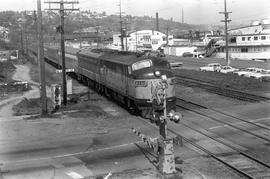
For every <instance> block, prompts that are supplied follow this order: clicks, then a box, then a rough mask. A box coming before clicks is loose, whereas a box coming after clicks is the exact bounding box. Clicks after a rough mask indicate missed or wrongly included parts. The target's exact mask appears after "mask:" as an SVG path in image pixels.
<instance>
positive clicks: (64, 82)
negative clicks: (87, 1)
mask: <svg viewBox="0 0 270 179" xmlns="http://www.w3.org/2000/svg"><path fill="white" fill-rule="evenodd" d="M45 3H48V4H49V7H50V8H49V9H48V10H51V11H59V12H60V27H59V28H58V29H59V32H60V34H61V41H60V44H61V58H62V75H63V76H62V93H63V104H64V105H66V104H67V80H66V60H65V30H64V29H65V28H64V24H65V23H64V20H65V11H79V9H75V8H74V4H79V1H64V0H60V1H46V2H45ZM51 4H59V5H60V8H55V9H52V8H51ZM66 4H69V5H71V6H72V7H71V8H67V9H65V7H64V5H66Z"/></svg>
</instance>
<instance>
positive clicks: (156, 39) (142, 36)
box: [113, 30, 173, 51]
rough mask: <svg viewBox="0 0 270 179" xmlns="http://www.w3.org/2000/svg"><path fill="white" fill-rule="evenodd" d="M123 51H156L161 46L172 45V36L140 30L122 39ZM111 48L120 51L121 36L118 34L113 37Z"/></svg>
mask: <svg viewBox="0 0 270 179" xmlns="http://www.w3.org/2000/svg"><path fill="white" fill-rule="evenodd" d="M123 42H124V49H126V50H128V51H137V50H138V51H139V50H147V49H149V50H158V49H159V48H160V47H162V46H163V45H166V44H168V45H172V43H173V36H172V35H169V36H168V42H167V36H166V34H164V33H162V32H159V31H155V30H140V31H135V32H132V33H129V34H128V35H127V37H124V38H123ZM113 46H114V47H118V49H121V36H120V34H115V35H113Z"/></svg>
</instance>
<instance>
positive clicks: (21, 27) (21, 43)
mask: <svg viewBox="0 0 270 179" xmlns="http://www.w3.org/2000/svg"><path fill="white" fill-rule="evenodd" d="M21 51H22V55H23V54H24V52H23V27H21Z"/></svg>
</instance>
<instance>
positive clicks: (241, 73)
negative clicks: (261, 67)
mask: <svg viewBox="0 0 270 179" xmlns="http://www.w3.org/2000/svg"><path fill="white" fill-rule="evenodd" d="M256 69H257V68H254V67H250V68H246V69H242V70H239V71H235V72H233V74H236V75H239V76H245V75H246V74H248V73H252V72H255V71H256Z"/></svg>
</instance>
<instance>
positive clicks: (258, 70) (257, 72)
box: [244, 68, 265, 77]
mask: <svg viewBox="0 0 270 179" xmlns="http://www.w3.org/2000/svg"><path fill="white" fill-rule="evenodd" d="M263 71H265V69H262V68H255V69H254V71H252V72H250V73H246V74H244V76H245V77H251V76H252V75H256V74H260V73H261V72H263Z"/></svg>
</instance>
